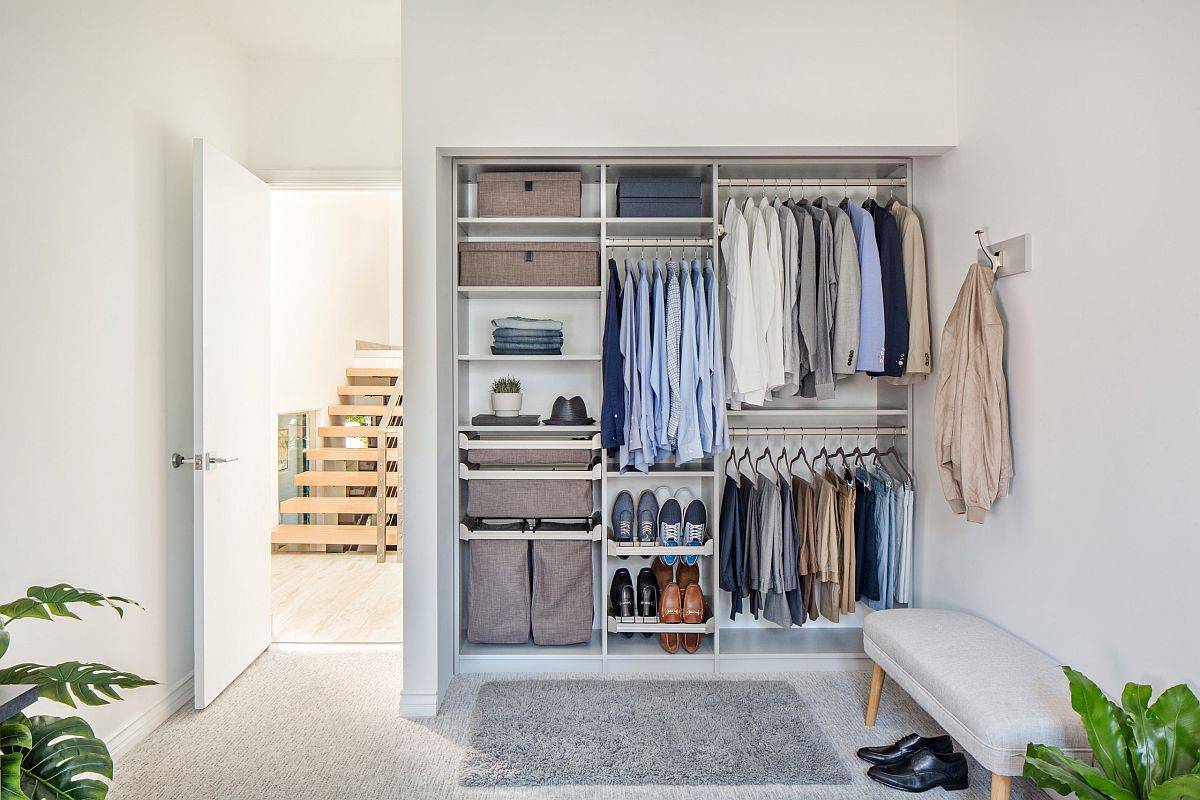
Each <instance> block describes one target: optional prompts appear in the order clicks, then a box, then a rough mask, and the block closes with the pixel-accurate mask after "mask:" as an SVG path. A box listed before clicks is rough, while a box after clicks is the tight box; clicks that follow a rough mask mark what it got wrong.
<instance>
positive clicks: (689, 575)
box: [675, 559, 700, 598]
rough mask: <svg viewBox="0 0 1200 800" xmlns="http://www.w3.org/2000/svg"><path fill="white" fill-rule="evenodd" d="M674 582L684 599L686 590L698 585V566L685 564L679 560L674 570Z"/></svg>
mask: <svg viewBox="0 0 1200 800" xmlns="http://www.w3.org/2000/svg"><path fill="white" fill-rule="evenodd" d="M675 582H676V583H678V584H679V591H680V592H682V593H683V596H684V597H685V598H686V597H687V588H688V587H689V586H691V585H692V584H699V583H700V565H699V564H685V563H683V559H680V560H679V566H678V567H676V568H675Z"/></svg>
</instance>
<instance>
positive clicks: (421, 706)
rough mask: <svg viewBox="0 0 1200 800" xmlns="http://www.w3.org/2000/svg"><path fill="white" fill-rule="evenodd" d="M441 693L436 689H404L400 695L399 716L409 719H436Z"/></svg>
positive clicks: (440, 702)
mask: <svg viewBox="0 0 1200 800" xmlns="http://www.w3.org/2000/svg"><path fill="white" fill-rule="evenodd" d="M442 696H443V692H439V691H437V690H436V689H405V690H403V691H402V692H401V693H400V716H402V717H408V718H409V719H419V718H422V717H436V716H437V712H438V708H439V707H440V706H441V705H442Z"/></svg>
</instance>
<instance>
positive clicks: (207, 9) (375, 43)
mask: <svg viewBox="0 0 1200 800" xmlns="http://www.w3.org/2000/svg"><path fill="white" fill-rule="evenodd" d="M195 2H196V5H197V6H198V8H199V10H200V12H201V13H202V14H203V15H204V16H205V17H207V18H208V19H209V20H210V22H211V23H212V24H213V25H214V26H215V27H216V28H217V29H218V30H221V31H224V32H225V33H226V34H228V35H229V36H230V37H231V38H232V39H233V41H234V42H235V43H236V44H237V45H238V46H239V47H240V48H241V49H242V50H243V51H244V52H245V53H246V55H248V56H250V57H252V58H261V57H269V58H399V56H400V0H195Z"/></svg>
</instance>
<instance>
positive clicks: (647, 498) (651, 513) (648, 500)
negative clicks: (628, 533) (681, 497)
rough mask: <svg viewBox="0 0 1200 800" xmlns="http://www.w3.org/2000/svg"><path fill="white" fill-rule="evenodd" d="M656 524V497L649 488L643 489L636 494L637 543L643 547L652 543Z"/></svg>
mask: <svg viewBox="0 0 1200 800" xmlns="http://www.w3.org/2000/svg"><path fill="white" fill-rule="evenodd" d="M657 525H658V498H657V497H656V496H655V495H654V492H653V491H651V490H650V489H644V490H643V491H642V493H641V495H639V496H638V504H637V543H638V544H639V545H641V546H643V547H651V546H653V545H654V540H655V538H656V531H655V530H654V529H655V527H657Z"/></svg>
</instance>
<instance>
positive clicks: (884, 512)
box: [867, 473, 895, 611]
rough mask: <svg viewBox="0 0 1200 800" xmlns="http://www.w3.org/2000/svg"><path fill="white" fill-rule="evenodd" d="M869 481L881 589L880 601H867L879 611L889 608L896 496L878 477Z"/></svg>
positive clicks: (870, 477)
mask: <svg viewBox="0 0 1200 800" xmlns="http://www.w3.org/2000/svg"><path fill="white" fill-rule="evenodd" d="M868 479H869V480H870V482H871V491H872V492H873V493H874V495H875V500H876V501H875V529H876V531H877V533H876V536H877V538H876V546H875V552H876V553H877V555H878V561H877V562H876V564H875V565H874V567H875V585H876V586H878V587H879V598H878V599H870V598H868V599H867V605H868V606H870V607H871V608H873V609H875V610H876V611H879V610H881V609H884V608H888V593H889V584H890V582H891V581H890V573H891V565H890V562H889V554H890V552H891V550H892V544H891V540H892V538H893V537H892V533H893V531H894V529H895V517H894V515H893V513H892V508H893V502H892V498H893V495H894V494H895V492H894V490H893V489H892V486H891V484H889V483H888V482H887V481H886V480H884V479H883V478H880V477H879V476H877V475H872V474H870V473H868Z"/></svg>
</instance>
